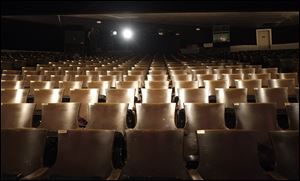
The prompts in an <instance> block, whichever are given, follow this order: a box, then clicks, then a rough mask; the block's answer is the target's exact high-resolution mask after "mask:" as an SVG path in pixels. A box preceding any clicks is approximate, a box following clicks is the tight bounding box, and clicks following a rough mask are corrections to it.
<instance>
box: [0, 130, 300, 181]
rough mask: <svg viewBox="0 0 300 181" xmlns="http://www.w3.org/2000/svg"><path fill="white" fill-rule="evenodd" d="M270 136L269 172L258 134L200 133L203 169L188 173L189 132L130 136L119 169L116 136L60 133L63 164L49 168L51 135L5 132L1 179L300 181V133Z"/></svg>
mask: <svg viewBox="0 0 300 181" xmlns="http://www.w3.org/2000/svg"><path fill="white" fill-rule="evenodd" d="M268 134H269V139H270V140H271V142H272V145H273V147H274V150H275V155H276V164H275V168H274V170H273V171H268V172H267V171H265V170H264V169H262V168H261V166H260V163H259V157H257V155H258V152H257V144H258V141H257V133H256V132H254V131H240V130H235V131H222V130H198V131H197V136H196V137H197V147H198V150H199V151H198V152H199V163H198V166H197V168H196V169H187V168H186V167H185V159H184V157H183V143H184V141H183V138H184V131H183V130H169V131H159V130H127V131H126V132H125V139H126V151H127V152H126V153H127V154H126V164H125V165H124V167H123V168H119V169H116V168H114V167H113V165H112V162H113V159H114V156H113V148H114V140H115V132H114V131H110V130H89V129H88V130H60V131H59V132H58V152H57V159H56V161H55V163H54V165H53V166H51V167H47V166H44V165H43V162H42V160H43V154H44V149H45V143H46V131H45V130H43V129H1V178H2V179H7V178H10V179H11V178H14V179H109V180H112V179H114V180H117V179H193V180H199V179H226V180H227V179H230V180H232V179H239V180H244V179H261V180H269V179H270V180H271V179H299V162H298V159H299V131H272V132H269V133H268ZM33 148H34V149H33ZM28 163H30V164H28Z"/></svg>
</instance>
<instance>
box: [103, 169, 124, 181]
mask: <svg viewBox="0 0 300 181" xmlns="http://www.w3.org/2000/svg"><path fill="white" fill-rule="evenodd" d="M121 172H122V170H121V169H113V170H112V172H111V173H110V176H109V177H107V178H106V180H119V178H120V176H121Z"/></svg>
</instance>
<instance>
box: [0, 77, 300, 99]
mask: <svg viewBox="0 0 300 181" xmlns="http://www.w3.org/2000/svg"><path fill="white" fill-rule="evenodd" d="M202 78H203V80H201V81H199V80H196V81H192V80H180V79H179V80H178V79H177V80H173V81H172V82H171V85H170V81H168V80H166V79H161V80H154V81H153V79H152V80H151V81H148V80H146V81H140V78H139V77H137V78H136V79H135V80H133V79H132V80H129V81H116V80H114V79H113V78H111V77H107V79H106V80H103V81H87V80H86V81H79V80H76V81H66V80H64V81H30V82H29V86H25V84H26V83H25V81H15V80H1V88H2V89H7V88H8V89H22V88H30V89H31V90H33V89H50V88H73V89H75V88H99V89H107V88H110V87H115V88H135V89H139V88H143V87H145V88H154V89H164V88H169V87H174V88H175V90H176V89H178V88H198V87H205V88H209V87H211V86H214V87H218V88H252V89H253V88H262V87H263V88H278V87H288V90H289V92H288V93H289V94H290V95H295V94H296V90H298V89H299V88H298V87H296V85H295V81H294V79H268V81H267V85H264V84H263V80H262V79H246V80H241V79H235V78H234V80H233V79H232V78H229V79H226V80H217V79H214V78H213V77H202ZM210 78H212V80H210Z"/></svg>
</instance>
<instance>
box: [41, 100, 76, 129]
mask: <svg viewBox="0 0 300 181" xmlns="http://www.w3.org/2000/svg"><path fill="white" fill-rule="evenodd" d="M79 108H80V103H78V102H68V103H43V105H42V122H41V124H40V127H41V128H45V129H48V130H49V131H57V130H60V129H76V128H78V122H77V120H78V116H79Z"/></svg>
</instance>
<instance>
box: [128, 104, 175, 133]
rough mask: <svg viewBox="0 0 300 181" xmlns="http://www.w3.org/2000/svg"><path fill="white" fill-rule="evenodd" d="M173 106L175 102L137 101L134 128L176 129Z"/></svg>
mask: <svg viewBox="0 0 300 181" xmlns="http://www.w3.org/2000/svg"><path fill="white" fill-rule="evenodd" d="M175 106H176V104H175V103H161V104H150V103H137V104H136V115H137V123H136V126H135V128H134V129H161V130H170V129H177V128H176V125H175Z"/></svg>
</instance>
